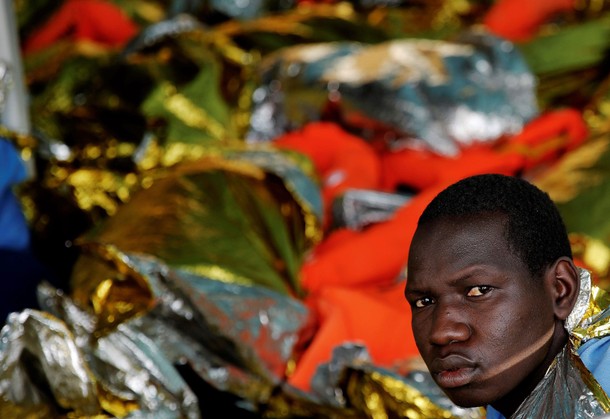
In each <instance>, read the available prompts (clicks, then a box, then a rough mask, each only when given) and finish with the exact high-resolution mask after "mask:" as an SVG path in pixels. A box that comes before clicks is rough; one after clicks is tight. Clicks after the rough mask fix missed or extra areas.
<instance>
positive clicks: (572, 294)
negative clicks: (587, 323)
mask: <svg viewBox="0 0 610 419" xmlns="http://www.w3.org/2000/svg"><path fill="white" fill-rule="evenodd" d="M545 279H546V281H547V285H548V286H549V290H550V292H551V296H552V297H553V308H554V312H555V317H556V318H558V319H559V320H565V319H567V318H568V316H569V315H570V312H571V311H572V308H574V304H576V298H577V297H578V291H579V290H580V276H579V275H578V271H577V270H576V266H574V262H572V260H571V259H570V258H567V257H561V258H559V259H557V260H556V261H555V263H554V264H553V265H551V266H550V267H549V269H548V270H547V272H546V278H545Z"/></svg>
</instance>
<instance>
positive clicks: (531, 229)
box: [418, 174, 572, 277]
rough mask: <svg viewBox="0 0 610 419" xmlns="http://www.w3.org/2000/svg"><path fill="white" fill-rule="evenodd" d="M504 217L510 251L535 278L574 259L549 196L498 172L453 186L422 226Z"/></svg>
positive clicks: (426, 213)
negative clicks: (460, 219)
mask: <svg viewBox="0 0 610 419" xmlns="http://www.w3.org/2000/svg"><path fill="white" fill-rule="evenodd" d="M483 213H490V214H496V213H497V214H504V215H505V216H506V217H507V225H506V230H505V235H506V240H507V242H508V245H509V248H510V249H511V250H512V251H513V252H514V253H515V255H516V256H518V257H520V259H521V260H522V261H523V262H524V263H525V265H526V266H527V268H528V270H529V272H530V273H531V274H532V276H533V277H540V276H541V275H542V274H543V272H544V270H545V269H546V268H547V267H548V266H550V265H551V264H552V263H554V262H555V261H556V260H557V259H559V258H560V257H562V256H567V257H569V258H570V259H572V249H571V247H570V241H569V238H568V234H567V231H566V227H565V224H564V222H563V219H562V218H561V214H560V213H559V210H558V209H557V206H556V205H555V203H554V202H553V201H552V200H551V198H550V197H549V195H548V194H547V193H546V192H544V191H542V190H540V189H538V188H537V187H536V186H534V185H533V184H531V183H530V182H528V181H526V180H524V179H522V178H518V177H514V176H505V175H498V174H485V175H477V176H472V177H469V178H466V179H463V180H460V181H458V182H457V183H454V184H453V185H450V186H449V187H447V188H446V189H445V190H443V191H442V192H440V193H439V194H438V195H437V196H436V197H435V198H434V199H433V200H432V201H431V202H430V204H428V206H427V207H426V209H425V210H424V212H423V213H422V214H421V216H420V218H419V221H418V226H420V225H423V224H427V223H429V222H432V221H434V220H437V219H440V218H445V217H469V216H477V215H481V214H483Z"/></svg>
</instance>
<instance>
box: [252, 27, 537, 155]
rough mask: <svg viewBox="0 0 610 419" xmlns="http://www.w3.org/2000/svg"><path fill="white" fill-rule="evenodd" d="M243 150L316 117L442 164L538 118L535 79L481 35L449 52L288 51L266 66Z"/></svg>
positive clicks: (449, 46)
mask: <svg viewBox="0 0 610 419" xmlns="http://www.w3.org/2000/svg"><path fill="white" fill-rule="evenodd" d="M260 67H261V70H260V73H261V80H262V82H261V85H260V86H259V87H258V88H257V89H256V90H255V91H254V94H253V104H254V107H253V111H252V116H251V121H250V130H249V133H248V134H247V137H246V138H247V139H248V141H251V142H256V141H265V140H271V139H273V138H275V137H277V136H279V135H281V134H283V133H285V132H287V131H290V130H293V129H296V128H298V127H300V126H302V125H304V124H305V123H307V122H309V121H312V120H318V119H321V118H322V117H323V109H324V107H325V106H327V105H328V104H329V102H333V103H334V104H335V106H338V107H339V108H340V112H341V113H342V114H343V117H344V119H345V120H349V119H355V118H354V115H359V116H360V118H364V115H366V119H372V120H373V121H374V122H376V123H378V124H379V125H383V126H386V127H389V128H391V129H393V130H394V132H395V133H396V134H397V136H396V137H393V138H390V139H388V141H387V142H388V146H389V147H393V148H398V147H401V146H405V145H407V144H412V143H415V145H416V146H419V147H422V146H423V147H426V148H428V149H430V150H433V151H435V152H438V153H441V154H445V155H455V154H456V153H457V152H458V151H459V149H460V147H462V146H465V145H468V144H471V143H474V142H488V141H493V140H496V139H498V138H499V137H501V136H502V135H510V134H514V133H516V132H518V131H520V130H521V128H522V127H523V125H524V124H525V123H526V122H527V121H529V120H530V119H531V118H533V117H534V116H536V115H537V112H538V109H537V104H536V97H535V90H534V88H535V79H534V76H533V75H532V74H531V73H530V71H529V69H528V67H527V65H526V63H525V61H524V60H523V58H522V57H521V55H520V53H519V52H518V51H517V49H516V48H515V46H514V45H512V44H511V43H509V42H507V41H505V40H502V39H499V38H496V37H493V36H491V35H488V34H485V33H481V32H468V33H465V34H464V35H463V36H462V37H461V38H459V39H458V40H457V41H454V42H447V41H435V40H423V39H401V40H392V41H387V42H383V43H380V44H373V45H365V44H360V43H354V42H336V43H325V44H311V45H299V46H294V47H288V48H286V49H283V50H280V51H278V52H276V53H274V54H271V56H269V57H267V58H265V60H264V61H263V62H262V64H261V66H260Z"/></svg>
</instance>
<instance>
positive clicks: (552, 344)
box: [405, 214, 579, 417]
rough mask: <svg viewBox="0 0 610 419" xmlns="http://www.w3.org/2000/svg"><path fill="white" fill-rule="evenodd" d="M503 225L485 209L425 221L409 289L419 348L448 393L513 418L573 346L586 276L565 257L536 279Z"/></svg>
mask: <svg viewBox="0 0 610 419" xmlns="http://www.w3.org/2000/svg"><path fill="white" fill-rule="evenodd" d="M505 223H506V216H504V215H501V214H485V215H479V216H477V217H467V218H464V217H462V218H455V217H453V218H442V219H439V220H436V221H433V222H430V223H428V224H424V225H423V226H420V227H418V229H417V231H416V233H415V236H414V238H413V241H412V244H411V249H410V254H409V262H408V281H407V286H406V289H405V295H406V298H407V300H408V301H409V303H410V305H411V309H412V312H413V316H412V318H413V320H412V327H413V334H414V336H415V342H416V344H417V347H418V348H419V351H420V353H421V355H422V357H423V359H424V361H425V362H426V364H427V366H428V368H429V369H430V372H431V374H432V376H433V378H434V380H435V381H436V383H437V384H438V385H439V386H440V387H441V388H442V389H443V391H444V392H445V393H446V394H447V396H448V397H449V398H450V399H451V400H452V401H453V402H454V403H456V404H457V405H459V406H463V407H474V406H485V405H492V406H493V407H494V408H495V409H496V410H498V411H500V412H501V413H502V414H503V415H504V416H505V417H510V416H511V415H512V414H513V413H514V412H515V410H516V409H517V408H518V407H519V405H520V404H521V402H522V401H523V400H524V399H525V398H526V397H527V395H528V394H529V393H530V392H531V391H532V390H533V389H534V387H535V386H536V384H538V382H539V381H540V380H541V379H542V377H543V376H544V374H545V372H546V371H547V369H548V367H549V365H550V364H551V362H552V361H553V359H554V358H555V356H556V355H557V354H558V353H559V352H560V351H561V349H562V348H563V346H564V345H565V344H566V342H567V333H566V331H565V329H564V328H563V323H564V321H565V319H566V318H567V317H568V315H569V314H570V311H571V310H572V307H573V306H574V303H575V301H576V297H577V293H578V284H579V277H578V273H577V271H576V268H575V266H574V264H573V262H572V260H571V259H569V258H567V257H562V258H559V259H558V260H556V261H555V262H553V263H552V264H550V265H549V266H548V267H547V268H546V269H545V271H544V273H543V275H542V277H541V278H534V277H533V276H532V274H531V273H530V272H529V270H528V269H527V267H526V265H525V264H524V263H523V261H522V260H521V259H520V258H519V257H518V256H517V255H516V254H515V253H514V252H513V251H511V249H510V248H509V245H508V242H507V240H506V238H505V234H504V232H505Z"/></svg>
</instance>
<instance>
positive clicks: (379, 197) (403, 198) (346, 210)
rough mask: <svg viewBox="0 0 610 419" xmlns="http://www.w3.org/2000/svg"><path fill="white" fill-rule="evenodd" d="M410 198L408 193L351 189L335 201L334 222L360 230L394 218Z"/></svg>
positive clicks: (338, 225) (340, 225)
mask: <svg viewBox="0 0 610 419" xmlns="http://www.w3.org/2000/svg"><path fill="white" fill-rule="evenodd" d="M410 199H411V196H410V195H406V194H397V193H387V192H380V191H375V190H370V189H349V190H347V191H345V192H344V193H343V194H342V195H341V196H339V197H338V198H337V199H335V201H334V202H333V223H334V224H335V225H336V226H337V227H347V228H349V229H352V230H356V231H359V230H362V229H364V228H365V227H367V226H369V225H371V224H375V223H379V222H383V221H386V220H388V219H390V218H392V216H393V215H394V213H395V212H396V211H397V210H398V209H399V208H401V207H402V206H403V205H406V204H407V203H408V202H409V200H410Z"/></svg>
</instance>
